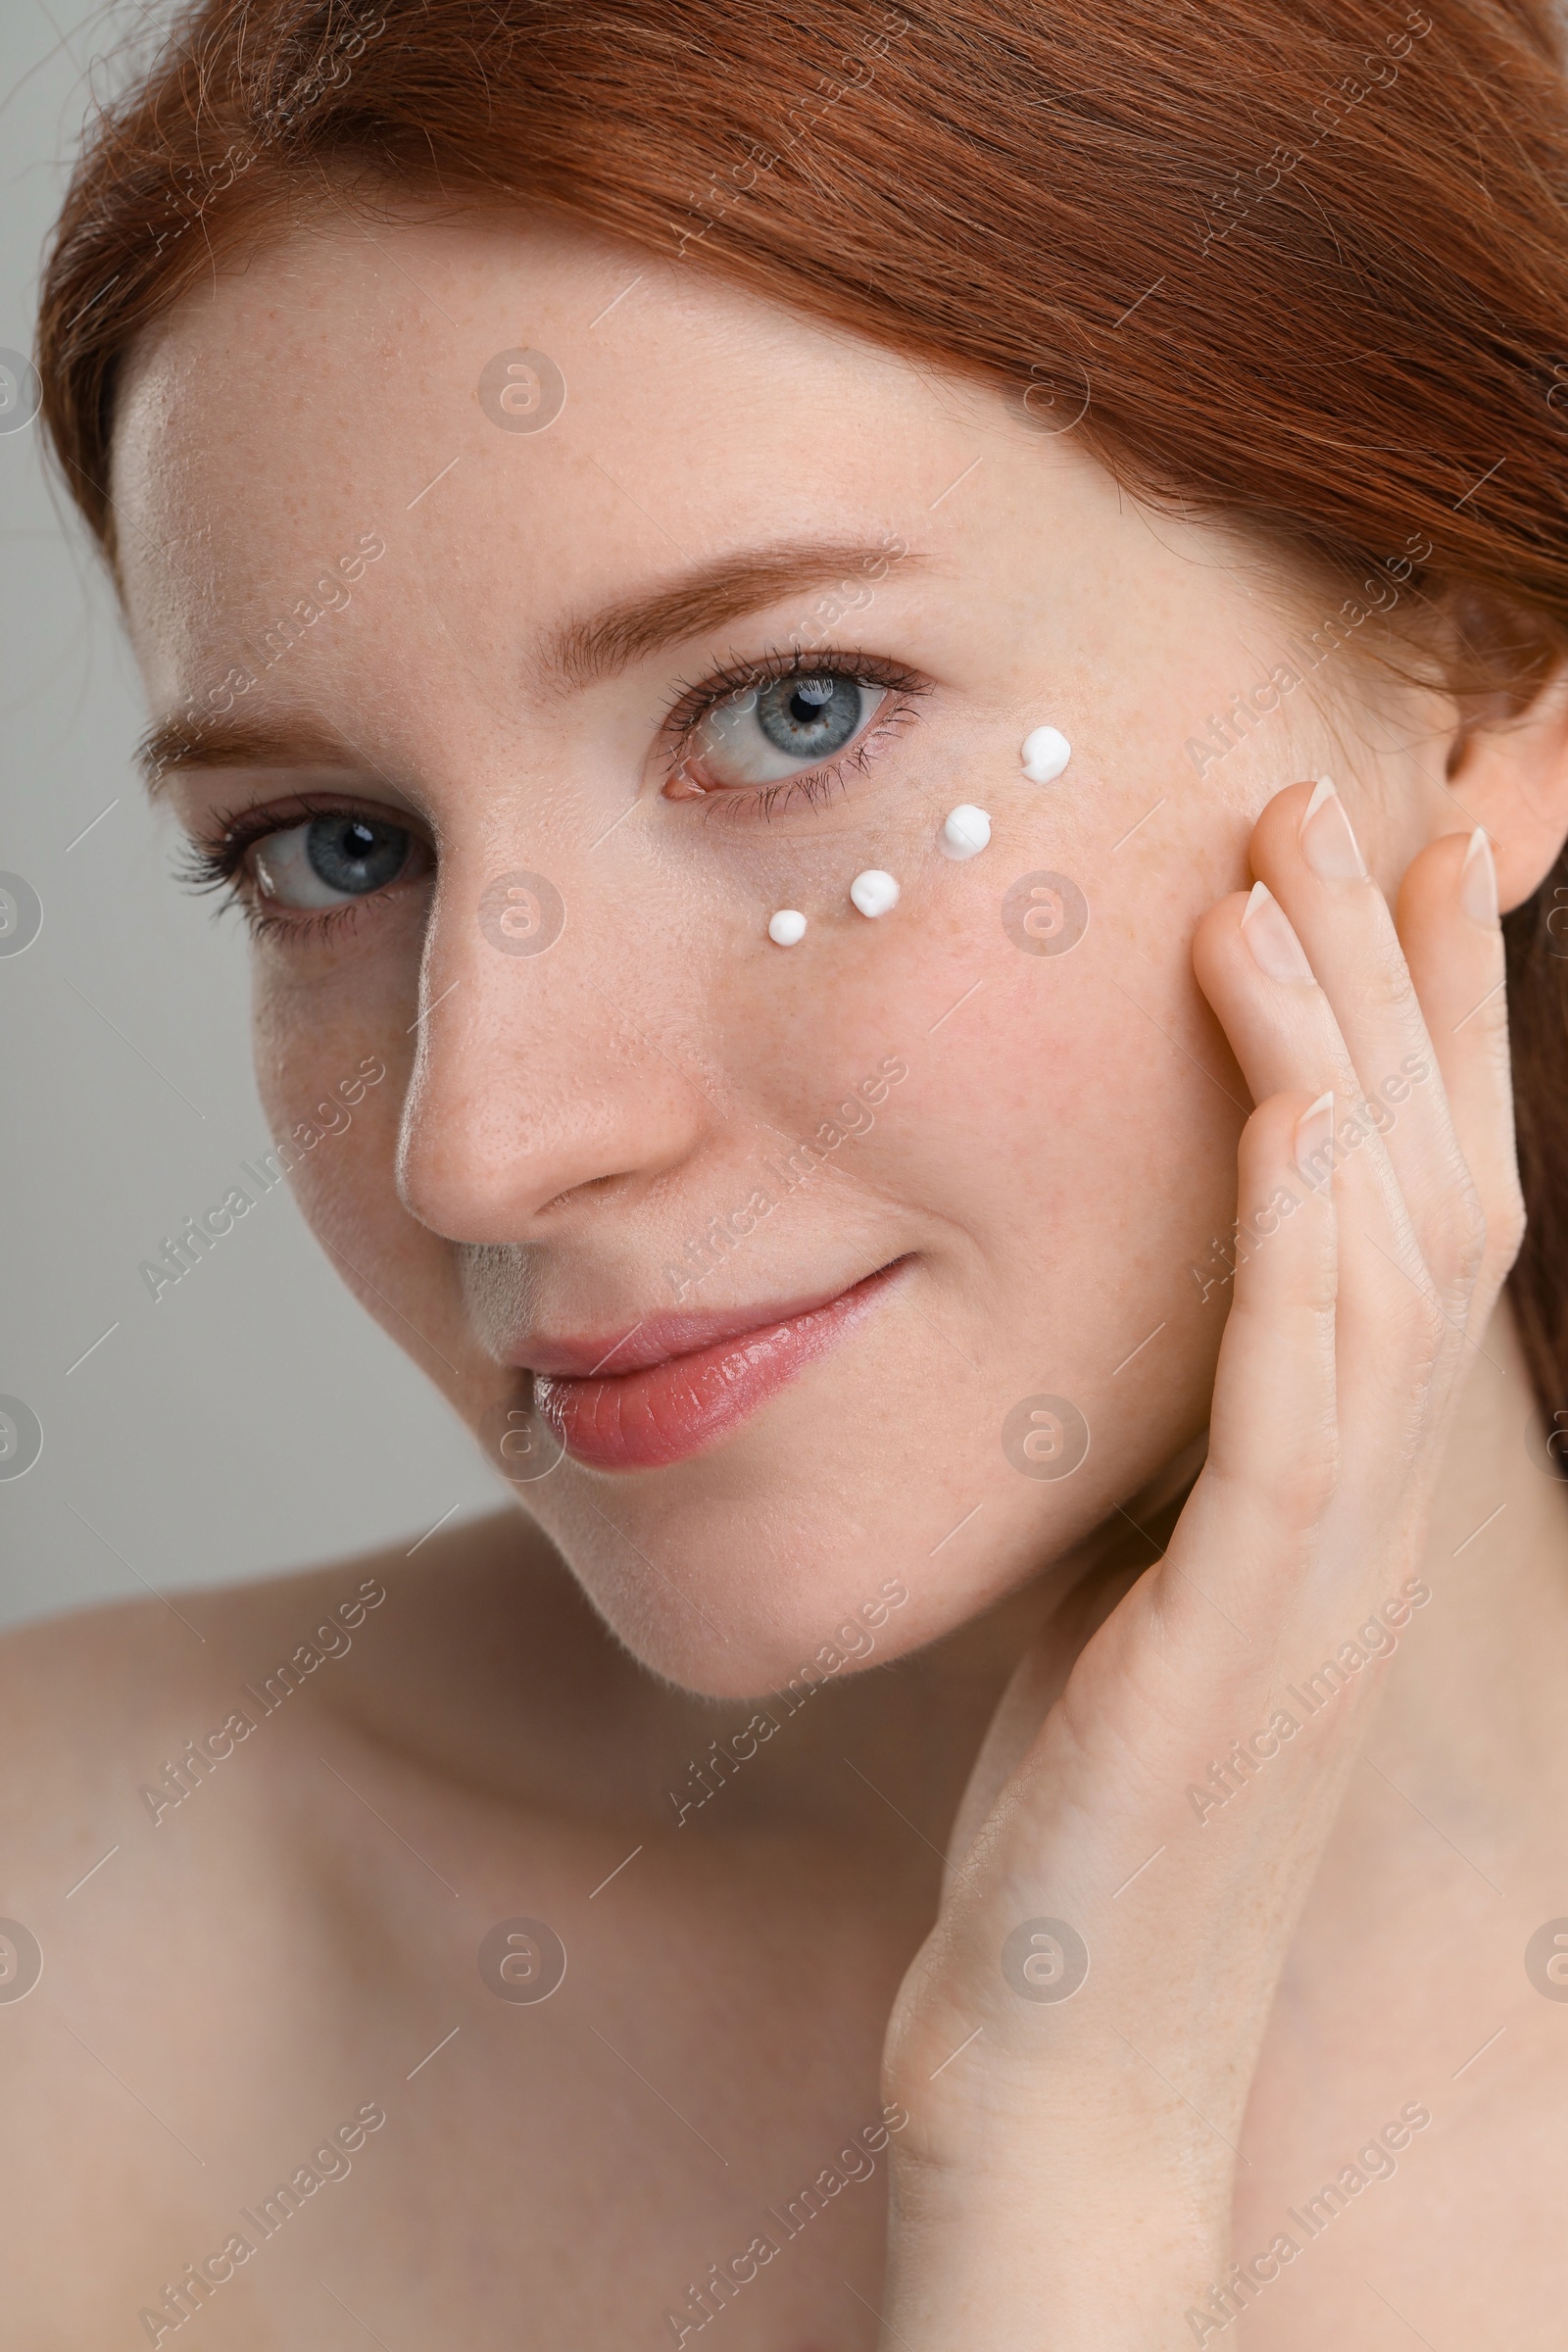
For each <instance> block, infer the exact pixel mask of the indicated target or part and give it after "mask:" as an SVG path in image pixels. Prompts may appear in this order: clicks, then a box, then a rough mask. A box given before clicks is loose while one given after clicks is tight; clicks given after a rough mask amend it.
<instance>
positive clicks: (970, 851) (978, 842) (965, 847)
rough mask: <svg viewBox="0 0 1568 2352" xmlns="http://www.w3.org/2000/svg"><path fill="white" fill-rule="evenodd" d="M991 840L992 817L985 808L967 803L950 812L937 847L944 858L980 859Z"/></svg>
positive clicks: (939, 836) (938, 838)
mask: <svg viewBox="0 0 1568 2352" xmlns="http://www.w3.org/2000/svg"><path fill="white" fill-rule="evenodd" d="M990 840H991V819H990V817H989V816H988V815H987V814H986V812H985V810H984V809H976V808H975V807H974V806H973V804H972V803H971V802H969V801H965V802H963V803H962V804H961V806H960V807H958V808H956V809H950V810H949V812H948V818H947V822H946V823H945V824H944V826H943V828H942V831H941V832H940V834H939V835H938V836H937V847H938V848H939V849H940V850H941V852H942V855H943V857H944V858H978V857H979V855H980V852H981V851H982V850H983V849H985V848H986V847H987V846H988V844H989V842H990Z"/></svg>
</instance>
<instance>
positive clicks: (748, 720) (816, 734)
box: [674, 671, 889, 798]
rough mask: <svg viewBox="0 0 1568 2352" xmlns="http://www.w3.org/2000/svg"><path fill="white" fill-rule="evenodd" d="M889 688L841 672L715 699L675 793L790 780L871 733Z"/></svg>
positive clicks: (691, 741)
mask: <svg viewBox="0 0 1568 2352" xmlns="http://www.w3.org/2000/svg"><path fill="white" fill-rule="evenodd" d="M888 694H889V689H888V688H887V687H886V686H878V685H873V684H872V683H871V682H870V681H869V680H866V679H863V678H858V677H850V676H847V675H845V674H844V673H842V672H833V671H824V672H822V673H821V674H820V675H817V676H811V675H809V674H800V675H795V676H790V677H783V678H773V679H770V680H769V681H768V682H767V683H766V684H765V685H752V686H747V687H744V688H743V689H742V690H741V692H740V693H738V694H732V695H728V696H726V697H725V699H724V700H723V701H722V702H718V703H714V704H713V705H712V706H711V708H710V709H709V710H708V711H705V712H704V713H703V714H702V716H701V717H700V718H699V719H698V720H697V722H696V724H695V725H694V726H693V727H692V728H691V729H690V730H689V732H688V735H687V738H686V748H685V750H684V752H683V754H682V757H681V760H680V765H679V768H678V770H677V775H676V779H675V783H674V794H675V797H677V798H680V797H685V796H684V794H682V792H681V786H682V785H683V784H684V786H685V787H686V790H687V792H689V793H694V794H700V793H703V792H708V791H722V790H724V789H726V788H728V789H734V788H736V787H740V788H743V789H744V788H745V787H746V786H748V785H767V784H778V783H783V782H785V781H786V780H787V779H788V778H790V777H791V776H796V775H799V774H801V773H802V771H803V770H804V769H807V768H810V767H819V766H820V765H821V764H822V762H823V761H824V760H832V759H834V758H836V757H837V755H838V754H839V753H840V752H843V751H847V750H848V749H849V748H850V747H851V746H852V745H853V744H854V743H856V742H857V740H858V738H859V737H860V736H861V735H863V734H864V732H865V730H866V728H867V727H868V726H869V724H870V722H871V720H872V719H873V718H874V717H875V716H876V714H877V712H878V711H879V710H880V709H881V708H882V706H883V704H884V703H885V702H886V701H887V699H888Z"/></svg>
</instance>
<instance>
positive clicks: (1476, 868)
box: [1459, 825, 1497, 931]
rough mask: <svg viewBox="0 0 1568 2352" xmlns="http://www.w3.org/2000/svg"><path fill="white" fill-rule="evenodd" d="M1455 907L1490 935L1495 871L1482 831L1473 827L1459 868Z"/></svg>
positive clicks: (1489, 846)
mask: <svg viewBox="0 0 1568 2352" xmlns="http://www.w3.org/2000/svg"><path fill="white" fill-rule="evenodd" d="M1459 904H1460V906H1461V907H1463V908H1464V910H1465V912H1466V914H1467V915H1468V916H1469V917H1470V920H1471V921H1472V922H1473V923H1484V924H1485V925H1486V927H1487V929H1488V930H1489V931H1490V930H1491V928H1492V926H1493V925H1494V923H1495V921H1496V919H1497V869H1496V866H1495V864H1494V862H1493V858H1492V844H1491V842H1490V841H1489V840H1488V839H1487V835H1486V828H1485V827H1484V826H1482V825H1477V827H1476V829H1475V831H1474V832H1473V833H1472V834H1471V836H1470V847H1469V848H1468V849H1467V850H1466V852H1465V854H1464V863H1463V865H1461V866H1460V868H1459Z"/></svg>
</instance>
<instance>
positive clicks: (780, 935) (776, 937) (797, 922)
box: [767, 907, 806, 948]
mask: <svg viewBox="0 0 1568 2352" xmlns="http://www.w3.org/2000/svg"><path fill="white" fill-rule="evenodd" d="M767 936H768V938H769V939H770V940H771V941H772V942H773V945H774V946H775V947H776V948H798V947H799V946H800V944H801V942H802V940H803V939H804V938H805V937H806V917H805V915H804V914H800V913H797V911H796V909H795V908H794V907H780V908H779V911H778V913H777V914H775V915H772V916H770V917H769V919H768V925H767Z"/></svg>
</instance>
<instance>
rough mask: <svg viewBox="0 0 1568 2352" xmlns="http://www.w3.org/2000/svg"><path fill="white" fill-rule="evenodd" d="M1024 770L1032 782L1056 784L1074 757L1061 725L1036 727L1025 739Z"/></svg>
mask: <svg viewBox="0 0 1568 2352" xmlns="http://www.w3.org/2000/svg"><path fill="white" fill-rule="evenodd" d="M1021 758H1022V760H1023V772H1024V774H1025V775H1026V776H1027V777H1028V778H1029V781H1030V783H1031V784H1054V782H1055V780H1056V778H1057V777H1058V776H1059V775H1060V773H1061V771H1062V769H1063V768H1064V767H1065V766H1066V764H1067V762H1068V760H1070V759H1071V758H1072V745H1071V744H1070V743H1069V742H1068V741H1067V738H1066V736H1065V735H1063V733H1062V732H1061V729H1060V728H1059V727H1036V728H1034V729H1033V731H1032V732H1031V733H1030V734H1028V735H1026V736H1025V737H1024V739H1023V751H1022V754H1021Z"/></svg>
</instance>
